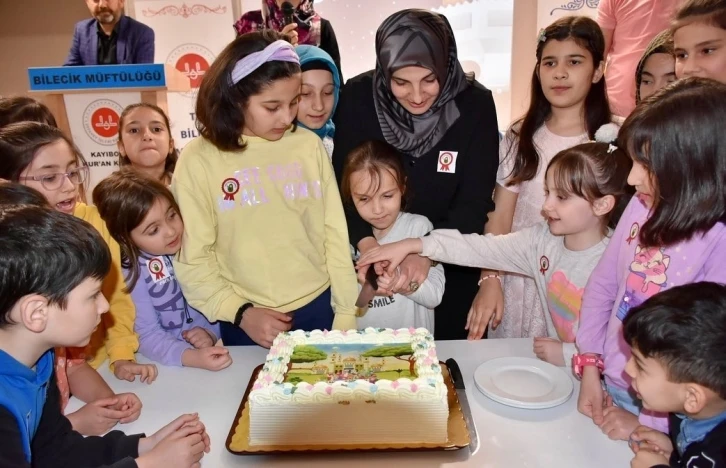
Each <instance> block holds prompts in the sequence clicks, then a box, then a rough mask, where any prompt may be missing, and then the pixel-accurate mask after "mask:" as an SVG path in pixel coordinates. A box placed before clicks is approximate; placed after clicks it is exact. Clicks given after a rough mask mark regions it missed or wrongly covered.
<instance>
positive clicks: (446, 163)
mask: <svg viewBox="0 0 726 468" xmlns="http://www.w3.org/2000/svg"><path fill="white" fill-rule="evenodd" d="M458 156H459V152H458V151H439V162H438V164H437V165H436V170H437V171H438V172H448V173H451V174H453V173H455V172H456V158H457V157H458Z"/></svg>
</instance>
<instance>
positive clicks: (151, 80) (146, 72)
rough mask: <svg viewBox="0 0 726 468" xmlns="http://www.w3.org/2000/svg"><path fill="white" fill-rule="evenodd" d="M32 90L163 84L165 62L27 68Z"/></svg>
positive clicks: (113, 87)
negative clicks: (163, 63)
mask: <svg viewBox="0 0 726 468" xmlns="http://www.w3.org/2000/svg"><path fill="white" fill-rule="evenodd" d="M28 81H29V83H30V90H31V91H66V90H79V89H124V88H155V87H165V86H166V76H165V74H164V65H162V64H159V63H152V64H142V65H91V66H86V67H48V68H28Z"/></svg>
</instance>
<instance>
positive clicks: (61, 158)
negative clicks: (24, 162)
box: [20, 139, 88, 214]
mask: <svg viewBox="0 0 726 468" xmlns="http://www.w3.org/2000/svg"><path fill="white" fill-rule="evenodd" d="M76 169H79V168H78V161H77V160H76V155H75V154H74V153H73V150H72V149H71V147H70V146H68V143H66V142H65V140H62V139H61V140H57V141H55V142H53V143H51V144H49V145H45V146H43V147H42V148H41V149H39V150H38V152H37V153H36V154H35V157H34V158H33V162H31V163H30V165H29V166H28V167H26V168H25V170H24V171H23V172H22V173H21V174H20V177H21V181H22V182H23V184H25V185H27V186H29V187H32V188H34V189H36V190H38V191H39V192H40V193H42V194H43V196H44V197H45V198H46V199H47V200H48V203H50V205H51V206H52V207H54V208H55V209H56V210H58V211H61V212H63V213H67V214H73V210H74V209H75V207H76V201H77V200H78V185H77V184H78V183H80V182H79V181H81V182H82V181H83V180H85V176H86V175H87V171H88V169H87V168H85V169H83V168H82V169H81V172H82V174H81V178H80V179H79V178H78V176H79V173H78V171H76V172H74V174H73V175H71V176H70V177H68V176H66V175H65V173H68V172H71V171H74V170H76ZM84 171H85V172H84ZM29 177H37V178H41V177H42V178H43V179H44V180H33V179H29ZM71 179H74V180H75V183H74V181H72V180H71Z"/></svg>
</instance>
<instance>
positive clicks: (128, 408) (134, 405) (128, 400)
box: [110, 393, 143, 424]
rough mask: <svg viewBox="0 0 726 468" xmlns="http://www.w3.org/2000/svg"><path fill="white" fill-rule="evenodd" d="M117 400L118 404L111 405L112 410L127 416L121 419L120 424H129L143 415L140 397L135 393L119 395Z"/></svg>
mask: <svg viewBox="0 0 726 468" xmlns="http://www.w3.org/2000/svg"><path fill="white" fill-rule="evenodd" d="M116 399H117V402H116V404H114V405H111V406H110V408H113V409H115V410H117V411H122V412H124V413H125V416H124V417H122V418H120V419H119V421H118V422H120V423H121V424H128V423H130V422H134V421H136V420H137V419H139V416H140V415H141V408H142V406H143V405H142V404H141V400H139V397H137V396H136V395H135V394H133V393H117V394H116Z"/></svg>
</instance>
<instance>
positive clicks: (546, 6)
mask: <svg viewBox="0 0 726 468" xmlns="http://www.w3.org/2000/svg"><path fill="white" fill-rule="evenodd" d="M598 3H600V0H572V1H569V2H568V1H564V0H539V1H538V2H537V31H536V32H535V34H537V33H538V32H539V30H540V29H542V28H546V27H547V26H549V25H550V24H552V23H553V22H554V21H555V20H556V19H558V18H561V17H563V16H573V15H577V16H589V17H591V18H592V19H595V17H596V16H597V5H598ZM535 37H536V35H535Z"/></svg>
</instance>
